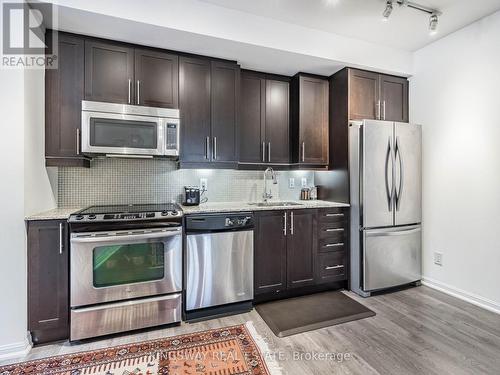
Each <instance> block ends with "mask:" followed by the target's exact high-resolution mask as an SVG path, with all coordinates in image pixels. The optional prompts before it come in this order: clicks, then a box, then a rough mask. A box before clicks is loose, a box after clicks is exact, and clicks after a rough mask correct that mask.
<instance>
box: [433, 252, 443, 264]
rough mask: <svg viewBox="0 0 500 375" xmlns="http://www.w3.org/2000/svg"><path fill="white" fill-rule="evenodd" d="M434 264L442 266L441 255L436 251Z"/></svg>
mask: <svg viewBox="0 0 500 375" xmlns="http://www.w3.org/2000/svg"><path fill="white" fill-rule="evenodd" d="M434 264H437V265H438V266H442V265H443V253H440V252H437V251H435V252H434Z"/></svg>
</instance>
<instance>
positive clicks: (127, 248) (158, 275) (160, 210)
mask: <svg viewBox="0 0 500 375" xmlns="http://www.w3.org/2000/svg"><path fill="white" fill-rule="evenodd" d="M69 224H70V230H71V240H70V242H71V248H70V302H71V316H70V318H71V323H70V325H71V331H70V340H71V341H74V340H81V339H85V338H90V337H96V336H101V335H108V334H112V333H117V332H122V331H128V330H133V329H139V328H145V327H151V326H156V325H162V324H168V323H174V322H179V321H180V320H181V312H182V210H181V209H180V208H179V206H178V205H176V204H147V205H123V206H122V205H118V206H93V207H89V208H87V209H84V210H82V211H80V212H77V213H76V214H73V215H71V216H70V218H69Z"/></svg>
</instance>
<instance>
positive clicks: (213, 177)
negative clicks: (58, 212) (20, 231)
mask: <svg viewBox="0 0 500 375" xmlns="http://www.w3.org/2000/svg"><path fill="white" fill-rule="evenodd" d="M277 174H278V184H277V185H273V184H272V183H269V186H271V188H272V192H273V199H279V200H291V199H293V200H294V199H299V197H300V188H301V180H302V178H306V179H307V184H308V186H311V185H313V184H314V181H313V180H314V173H313V172H309V171H279V172H277ZM200 178H206V179H207V182H208V191H207V193H206V194H205V196H206V197H208V200H209V201H210V202H229V201H258V200H261V199H262V193H263V191H264V180H263V172H262V171H236V170H217V169H177V166H176V163H175V162H173V161H170V160H161V159H154V160H139V159H138V160H134V159H111V158H109V159H108V158H98V159H95V160H93V161H92V165H91V168H89V169H85V168H71V167H60V168H59V173H58V204H59V207H79V206H90V205H98V204H124V203H127V204H133V203H161V202H171V201H176V202H181V200H182V198H181V197H182V192H183V188H184V186H186V185H196V186H198V185H199V184H200ZM290 178H294V179H295V187H294V188H289V179H290Z"/></svg>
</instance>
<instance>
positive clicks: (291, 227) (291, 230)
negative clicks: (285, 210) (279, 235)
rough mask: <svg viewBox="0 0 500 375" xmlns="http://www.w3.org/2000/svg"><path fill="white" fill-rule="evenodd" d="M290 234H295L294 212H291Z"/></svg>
mask: <svg viewBox="0 0 500 375" xmlns="http://www.w3.org/2000/svg"><path fill="white" fill-rule="evenodd" d="M290 234H291V235H292V236H293V212H290Z"/></svg>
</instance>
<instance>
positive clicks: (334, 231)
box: [319, 222, 347, 239]
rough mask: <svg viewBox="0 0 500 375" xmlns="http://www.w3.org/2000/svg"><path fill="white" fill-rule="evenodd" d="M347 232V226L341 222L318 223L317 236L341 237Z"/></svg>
mask: <svg viewBox="0 0 500 375" xmlns="http://www.w3.org/2000/svg"><path fill="white" fill-rule="evenodd" d="M346 234H347V228H346V226H345V224H344V223H342V222H338V223H337V222H332V223H320V225H319V238H320V239H325V238H332V239H341V238H343V237H345V236H346Z"/></svg>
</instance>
